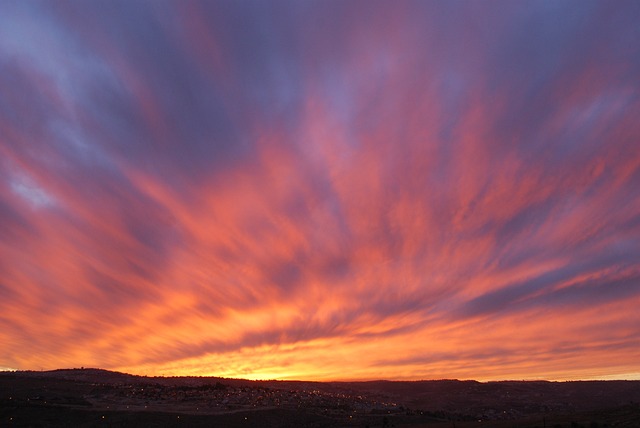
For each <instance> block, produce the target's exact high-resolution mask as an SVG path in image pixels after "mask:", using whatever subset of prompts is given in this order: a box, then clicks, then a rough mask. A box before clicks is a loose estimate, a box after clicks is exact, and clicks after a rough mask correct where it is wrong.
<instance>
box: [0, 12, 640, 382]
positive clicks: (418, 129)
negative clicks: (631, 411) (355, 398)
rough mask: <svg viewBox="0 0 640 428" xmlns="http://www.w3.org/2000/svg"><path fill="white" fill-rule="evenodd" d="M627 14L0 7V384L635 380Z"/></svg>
mask: <svg viewBox="0 0 640 428" xmlns="http://www.w3.org/2000/svg"><path fill="white" fill-rule="evenodd" d="M639 22H640V2H638V1H624V0H617V1H602V2H591V1H586V0H578V1H548V2H546V1H519V0H514V1H503V2H502V1H491V0H489V1H445V0H442V1H437V0H433V1H428V0H425V1H396V0H394V1H369V0H366V1H364V0H363V1H358V0H349V1H324V0H323V1H307V0H300V1H298V0H291V1H280V0H273V1H271V0H268V1H235V0H232V1H217V0H216V1H213V0H212V1H204V2H197V1H189V0H175V1H159V0H150V1H139V0H123V1H113V0H109V1H84V0H80V1H67V0H56V1H34V0H26V1H18V0H0V369H5V370H6V369H21V370H26V369H30V370H48V369H55V368H67V367H81V366H84V367H100V368H105V369H112V370H119V371H125V372H128V373H134V374H143V375H215V376H225V377H244V378H250V379H263V378H279V379H315V380H366V379H440V378H459V379H479V380H499V379H540V378H545V379H556V380H563V379H594V378H602V379H605V378H606V379H609V378H621V379H632V378H640V309H639V308H640V25H639V24H638V23H639Z"/></svg>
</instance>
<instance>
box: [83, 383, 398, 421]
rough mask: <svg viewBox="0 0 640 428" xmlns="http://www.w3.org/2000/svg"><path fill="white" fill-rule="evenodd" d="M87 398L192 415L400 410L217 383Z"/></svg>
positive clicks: (134, 388)
mask: <svg viewBox="0 0 640 428" xmlns="http://www.w3.org/2000/svg"><path fill="white" fill-rule="evenodd" d="M97 386H98V388H97V389H96V391H95V393H94V394H93V395H92V397H90V398H89V400H90V401H92V402H93V403H94V404H96V405H102V406H104V407H108V408H112V409H116V408H117V409H123V408H126V409H145V408H146V409H158V408H160V407H169V406H170V408H171V409H174V410H181V411H188V412H194V413H227V412H235V411H245V410H258V409H266V408H287V409H306V410H311V411H314V412H316V413H321V414H326V415H338V414H340V415H345V414H371V413H378V414H393V413H398V412H402V411H404V409H403V408H402V407H401V406H398V405H397V404H396V403H389V402H383V401H376V400H372V399H371V398H369V397H363V396H361V395H351V394H348V393H338V392H327V391H320V390H306V389H278V388H268V387H252V386H243V387H234V386H228V385H224V384H221V383H216V384H212V385H200V386H166V385H160V384H156V385H116V386H114V385H109V386H108V387H107V385H103V386H99V385H97Z"/></svg>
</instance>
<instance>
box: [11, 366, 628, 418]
mask: <svg viewBox="0 0 640 428" xmlns="http://www.w3.org/2000/svg"><path fill="white" fill-rule="evenodd" d="M638 403H640V381H607V382H489V383H480V382H475V381H455V380H442V381H420V382H386V381H380V382H347V383H345V382H279V381H246V380H238V379H221V378H204V377H202V378H201V377H188V378H186V377H180V378H162V377H140V376H131V375H127V374H123V373H115V372H109V371H105V370H98V369H72V370H55V371H49V372H4V373H0V427H5V426H8V427H11V426H22V427H77V426H86V427H128V426H147V427H231V428H233V427H265V428H270V427H274V428H275V427H363V428H364V427H370V428H374V427H389V428H390V427H415V428H418V427H433V428H436V427H458V428H465V427H505V428H507V427H508V428H511V427H520V428H533V427H549V428H559V427H562V428H578V427H585V428H603V427H640V404H638Z"/></svg>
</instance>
